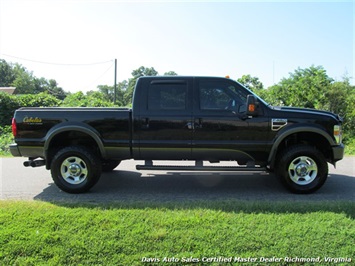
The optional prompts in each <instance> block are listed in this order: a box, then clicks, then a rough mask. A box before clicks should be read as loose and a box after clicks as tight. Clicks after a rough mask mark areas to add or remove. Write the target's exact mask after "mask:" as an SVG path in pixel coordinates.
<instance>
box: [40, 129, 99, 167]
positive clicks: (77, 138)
mask: <svg viewBox="0 0 355 266" xmlns="http://www.w3.org/2000/svg"><path fill="white" fill-rule="evenodd" d="M70 145H81V146H86V147H90V148H91V149H93V150H95V151H96V152H97V153H98V155H99V156H101V157H102V158H106V150H105V148H104V145H103V142H102V140H101V138H100V135H99V133H98V132H97V131H96V130H95V129H94V128H91V127H90V126H88V125H86V124H84V125H81V124H66V125H58V126H57V127H55V128H53V129H51V130H50V131H49V132H48V133H47V136H46V138H45V143H44V153H45V158H46V168H47V169H50V165H51V161H52V159H53V156H54V155H55V153H56V151H58V149H59V148H62V147H66V146H70Z"/></svg>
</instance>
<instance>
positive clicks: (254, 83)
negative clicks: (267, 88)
mask: <svg viewBox="0 0 355 266" xmlns="http://www.w3.org/2000/svg"><path fill="white" fill-rule="evenodd" d="M237 81H238V82H239V83H241V84H243V85H244V86H245V87H246V88H248V89H250V90H252V91H253V92H255V93H259V92H260V91H261V90H263V89H264V85H263V83H261V81H260V80H259V78H257V77H252V76H251V75H249V74H248V75H243V76H242V77H241V78H239V79H237Z"/></svg>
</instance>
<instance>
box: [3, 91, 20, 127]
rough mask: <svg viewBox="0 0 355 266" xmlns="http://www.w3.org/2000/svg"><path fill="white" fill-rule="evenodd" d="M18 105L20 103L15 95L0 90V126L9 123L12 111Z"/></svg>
mask: <svg viewBox="0 0 355 266" xmlns="http://www.w3.org/2000/svg"><path fill="white" fill-rule="evenodd" d="M19 107H20V103H19V101H18V99H17V98H16V97H14V96H12V95H9V94H7V93H4V92H0V127H4V126H6V125H11V119H12V117H13V115H14V112H15V110H16V109H17V108H19Z"/></svg>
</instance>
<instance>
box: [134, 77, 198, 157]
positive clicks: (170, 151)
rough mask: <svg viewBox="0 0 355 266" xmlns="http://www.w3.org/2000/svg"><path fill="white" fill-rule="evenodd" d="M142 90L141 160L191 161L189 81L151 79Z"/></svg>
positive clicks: (140, 119)
mask: <svg viewBox="0 0 355 266" xmlns="http://www.w3.org/2000/svg"><path fill="white" fill-rule="evenodd" d="M146 86H147V87H146V88H144V90H141V93H142V95H141V96H142V97H143V99H145V100H143V101H141V103H142V106H140V107H139V109H140V115H139V118H138V125H136V126H135V128H136V130H137V131H138V132H136V133H138V138H139V153H140V158H143V159H151V160H154V159H155V160H181V159H190V158H191V141H192V134H193V127H192V78H175V79H174V78H166V79H152V80H150V81H149V82H147V83H146Z"/></svg>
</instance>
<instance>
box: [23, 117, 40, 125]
mask: <svg viewBox="0 0 355 266" xmlns="http://www.w3.org/2000/svg"><path fill="white" fill-rule="evenodd" d="M22 122H23V123H26V124H30V125H42V124H43V123H42V119H41V118H39V117H28V116H25V118H24V119H23V120H22Z"/></svg>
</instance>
